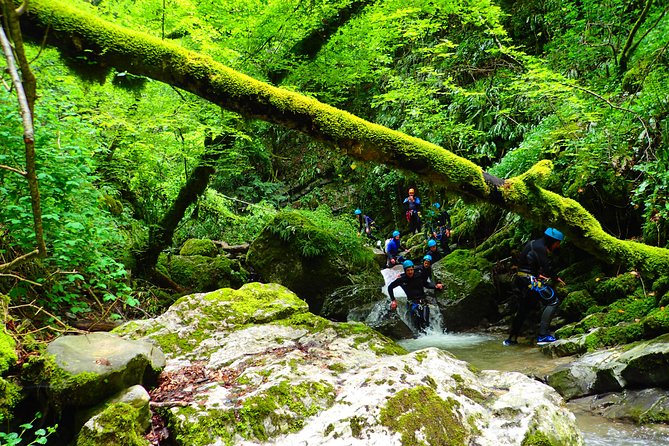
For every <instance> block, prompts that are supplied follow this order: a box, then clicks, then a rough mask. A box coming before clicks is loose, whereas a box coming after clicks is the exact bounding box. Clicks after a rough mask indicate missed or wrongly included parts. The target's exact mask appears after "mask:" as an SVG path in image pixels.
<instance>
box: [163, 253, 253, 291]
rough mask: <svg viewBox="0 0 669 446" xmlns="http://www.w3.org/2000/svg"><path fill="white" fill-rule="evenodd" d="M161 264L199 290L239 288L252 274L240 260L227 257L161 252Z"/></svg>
mask: <svg viewBox="0 0 669 446" xmlns="http://www.w3.org/2000/svg"><path fill="white" fill-rule="evenodd" d="M158 267H159V268H160V269H161V270H162V271H165V272H166V274H167V275H168V276H169V277H171V278H172V279H173V280H174V281H175V282H177V283H178V284H180V285H183V286H185V287H187V288H189V289H191V290H193V291H196V292H206V291H214V290H217V289H219V288H239V287H240V286H242V285H243V284H244V283H246V281H247V280H248V277H249V273H248V271H246V270H245V269H244V268H242V266H241V264H240V263H239V261H237V260H230V259H228V258H227V257H223V256H218V257H214V258H212V257H206V256H202V255H190V256H181V255H179V256H175V255H167V254H161V255H160V257H159V259H158Z"/></svg>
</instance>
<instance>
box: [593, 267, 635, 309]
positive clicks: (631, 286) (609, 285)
mask: <svg viewBox="0 0 669 446" xmlns="http://www.w3.org/2000/svg"><path fill="white" fill-rule="evenodd" d="M637 289H638V290H639V291H642V290H641V281H640V280H639V275H638V274H636V273H624V274H620V275H618V276H616V277H612V278H610V279H607V280H603V281H600V282H599V283H598V285H597V286H596V287H595V289H594V290H593V292H592V295H593V297H594V298H595V299H596V300H597V302H599V303H602V304H607V303H611V302H614V301H616V300H618V299H620V298H621V297H628V296H631V295H633V294H634V293H635V291H637Z"/></svg>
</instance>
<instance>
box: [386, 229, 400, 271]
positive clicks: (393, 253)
mask: <svg viewBox="0 0 669 446" xmlns="http://www.w3.org/2000/svg"><path fill="white" fill-rule="evenodd" d="M401 249H402V244H401V242H400V231H397V230H395V231H393V236H392V238H390V239H388V240H387V241H386V267H388V268H392V267H393V266H395V265H397V264H398V263H399V262H401V261H402V260H403V259H404V258H403V257H402V256H400V250H401Z"/></svg>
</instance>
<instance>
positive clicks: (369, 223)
mask: <svg viewBox="0 0 669 446" xmlns="http://www.w3.org/2000/svg"><path fill="white" fill-rule="evenodd" d="M355 216H356V217H357V219H358V236H360V235H362V234H363V233H364V234H365V235H366V236H367V238H369V239H371V240H374V241H375V242H378V244H379V246H380V241H379V239H378V238H377V237H375V236H374V234H372V231H373V230H374V229H376V225H375V223H374V220H372V218H371V217H370V216H369V215H367V214H364V213H363V212H362V211H361V210H360V209H356V210H355Z"/></svg>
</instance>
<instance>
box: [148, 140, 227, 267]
mask: <svg viewBox="0 0 669 446" xmlns="http://www.w3.org/2000/svg"><path fill="white" fill-rule="evenodd" d="M233 143H234V136H233V135H230V134H226V135H223V136H218V137H216V138H210V137H208V138H207V139H206V140H205V143H204V145H205V147H206V153H205V154H204V156H203V157H202V160H201V162H200V165H199V166H197V167H196V168H195V169H193V172H192V173H191V175H190V178H188V180H187V181H186V184H184V185H183V187H182V188H181V190H180V191H179V195H178V196H177V199H176V200H175V201H174V203H172V206H170V209H169V210H168V211H167V213H166V214H165V216H164V217H163V218H162V220H161V221H160V223H158V224H157V225H154V226H152V227H151V228H150V229H149V243H148V245H147V247H146V249H145V250H144V251H141V252H139V253H137V255H136V256H135V260H136V264H137V265H136V271H135V273H136V274H137V275H139V276H143V277H148V278H150V277H151V276H152V275H153V271H154V269H155V267H156V263H157V262H158V256H159V255H160V253H161V252H162V251H163V250H164V249H165V248H168V247H170V246H171V245H172V237H174V230H175V229H176V227H177V225H178V224H179V222H180V221H181V219H182V218H183V216H184V214H185V213H186V210H187V209H188V207H189V206H190V205H191V204H193V203H195V201H196V200H197V199H198V197H199V196H200V195H202V193H204V191H205V189H206V188H207V185H208V184H209V177H210V176H211V174H213V173H214V164H215V161H216V160H217V159H218V158H219V157H220V156H221V154H222V153H223V151H225V150H226V149H228V148H230V147H231V146H232V144H233Z"/></svg>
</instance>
